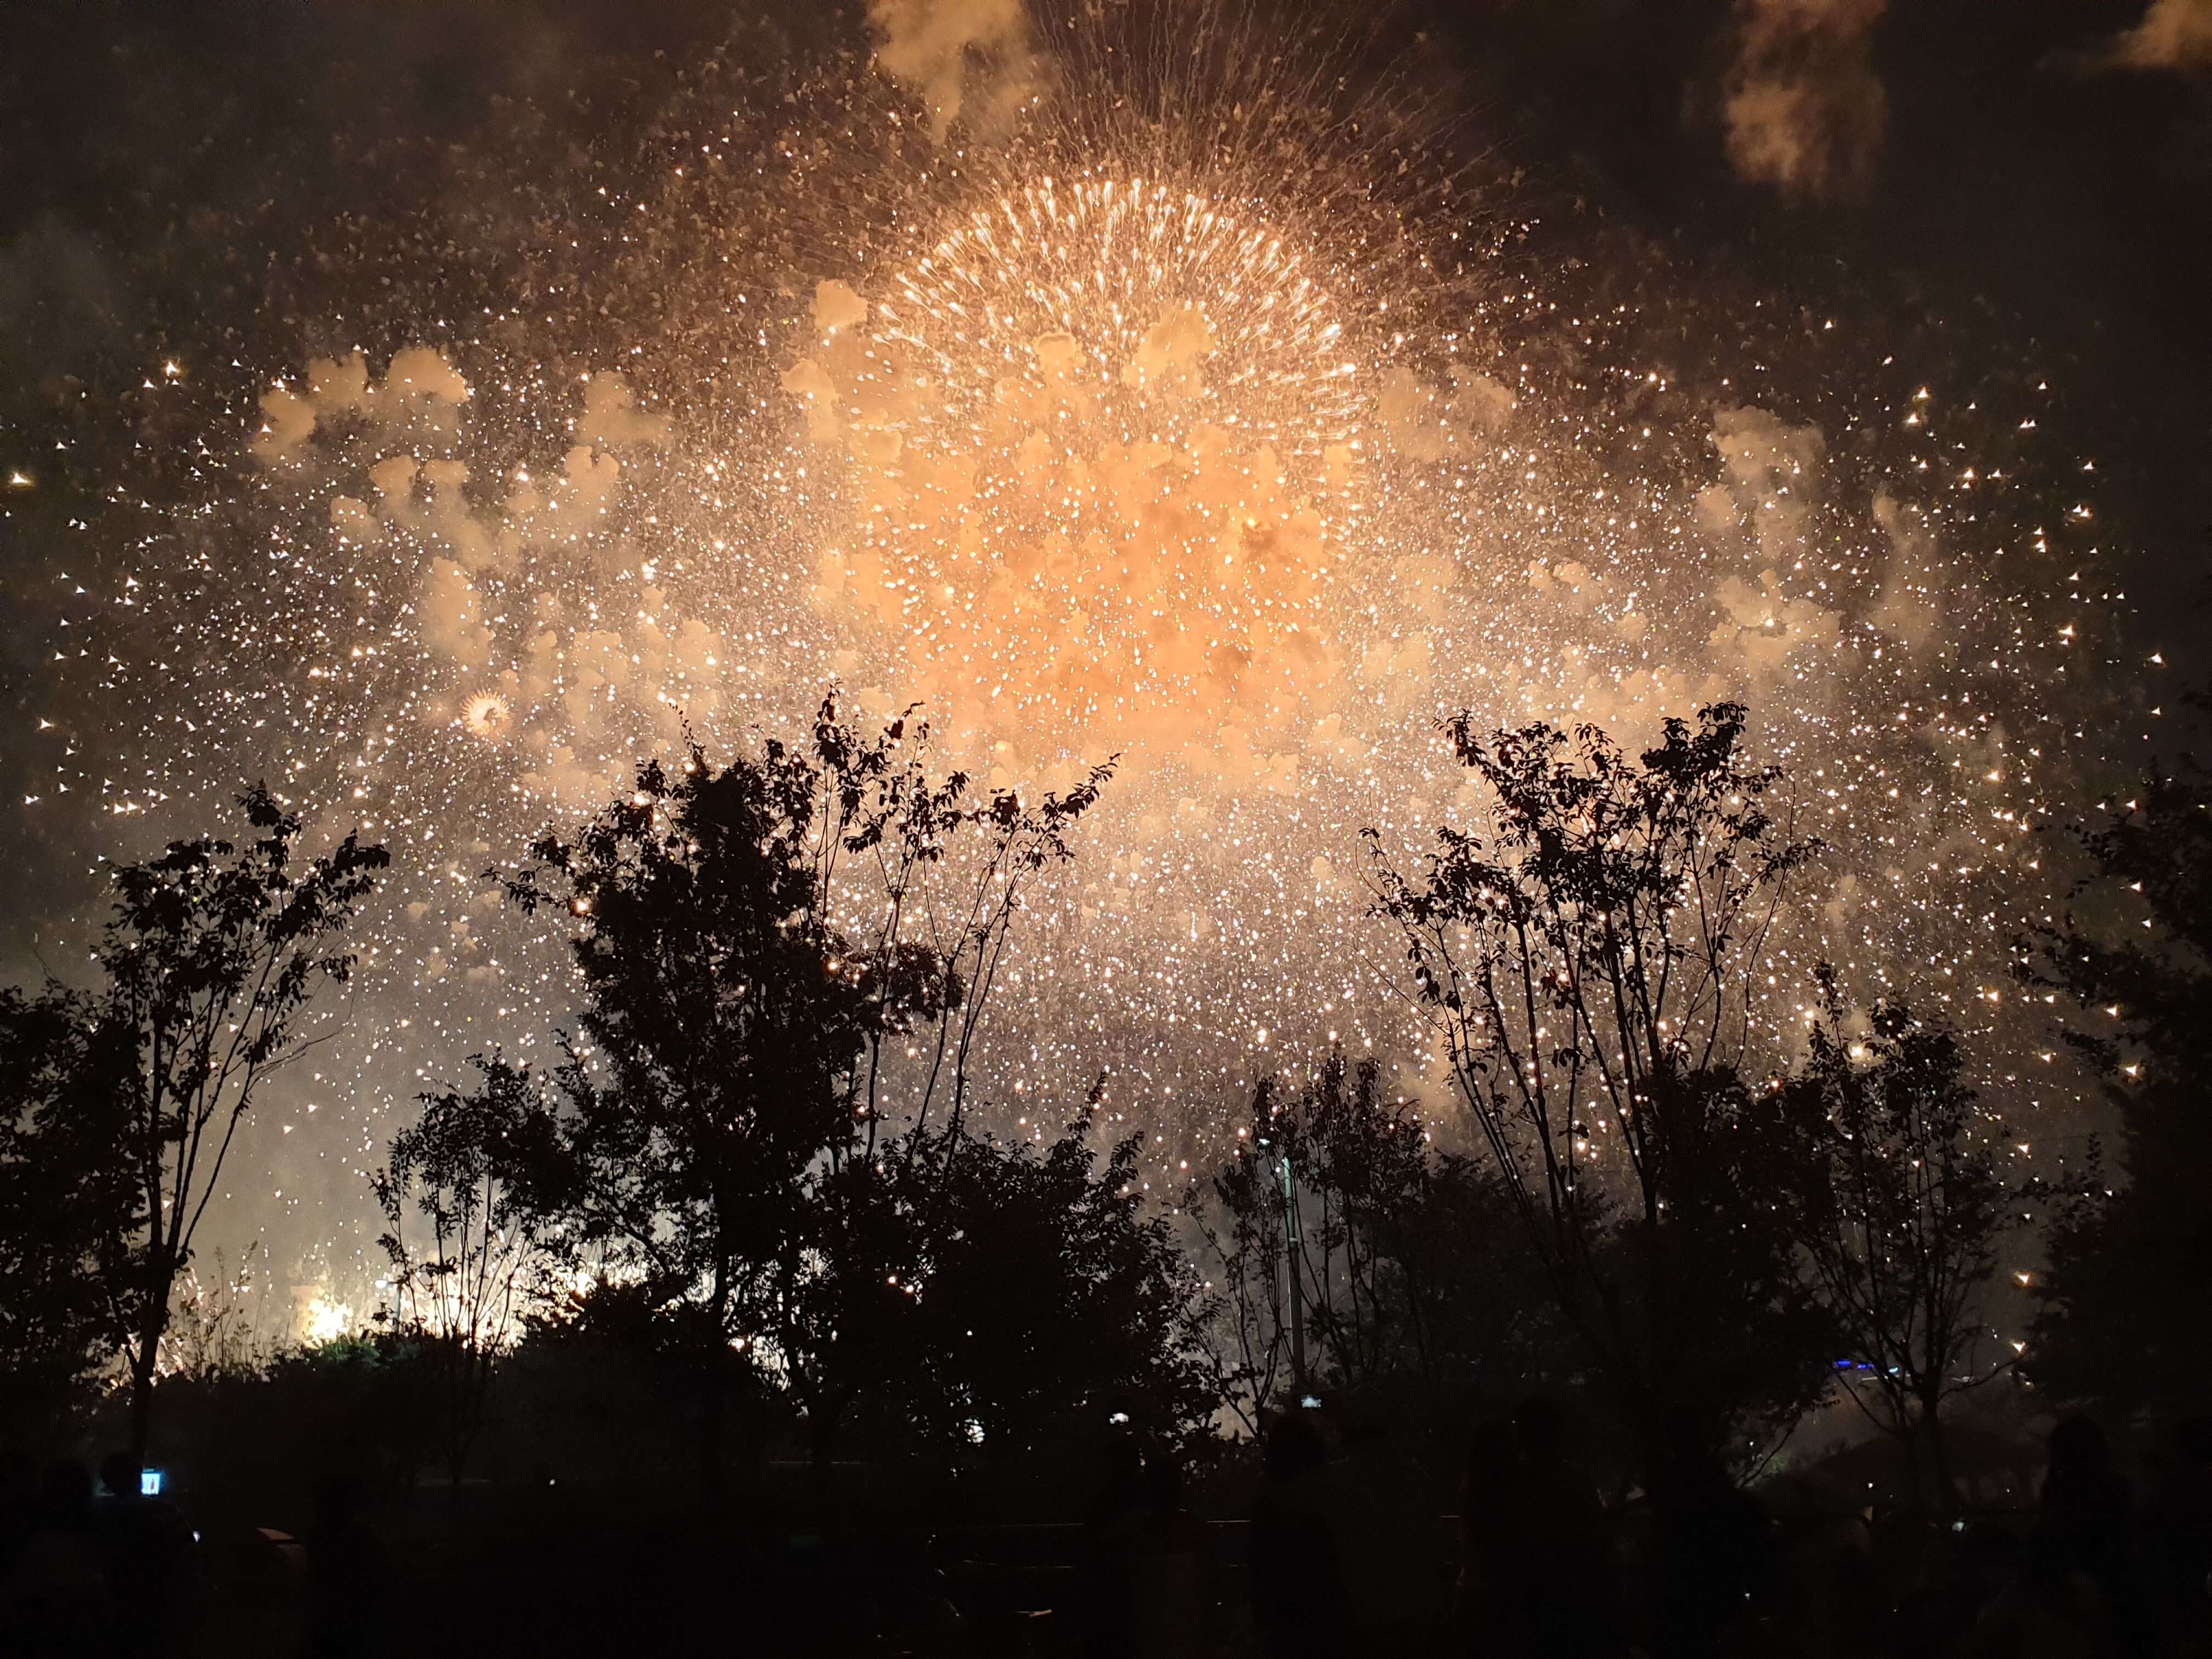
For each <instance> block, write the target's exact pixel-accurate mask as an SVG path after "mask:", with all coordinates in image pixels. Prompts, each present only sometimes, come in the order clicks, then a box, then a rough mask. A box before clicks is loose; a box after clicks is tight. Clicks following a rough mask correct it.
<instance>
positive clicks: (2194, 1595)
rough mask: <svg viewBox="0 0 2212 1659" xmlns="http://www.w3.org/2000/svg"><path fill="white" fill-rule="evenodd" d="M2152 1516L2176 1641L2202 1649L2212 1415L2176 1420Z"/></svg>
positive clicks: (2210, 1552) (2207, 1641)
mask: <svg viewBox="0 0 2212 1659" xmlns="http://www.w3.org/2000/svg"><path fill="white" fill-rule="evenodd" d="M2148 1521H2149V1523H2150V1524H2149V1531H2150V1544H2151V1550H2150V1553H2151V1555H2152V1558H2153V1561H2154V1565H2155V1567H2156V1569H2157V1572H2158V1576H2159V1578H2160V1581H2161V1582H2160V1591H2159V1595H2160V1601H2161V1602H2162V1603H2163V1604H2164V1607H2165V1611H2166V1616H2167V1618H2168V1620H2170V1623H2171V1626H2172V1631H2171V1634H2172V1638H2173V1639H2174V1643H2175V1644H2176V1645H2177V1646H2179V1648H2180V1649H2181V1650H2182V1651H2184V1652H2189V1653H2200V1652H2203V1651H2205V1650H2208V1648H2212V1597H2208V1595H2207V1591H2208V1589H2212V1584H2208V1580H2212V1417H2197V1418H2191V1419H2189V1420H2188V1421H2187V1422H2185V1423H2181V1424H2178V1425H2175V1427H2174V1430H2173V1437H2172V1458H2171V1461H2170V1462H2168V1464H2167V1467H2166V1474H2165V1476H2164V1478H2163V1479H2162V1480H2160V1482H2159V1484H2158V1489H2157V1491H2156V1492H2154V1493H2153V1494H2152V1496H2151V1500H2150V1512H2149V1516H2148Z"/></svg>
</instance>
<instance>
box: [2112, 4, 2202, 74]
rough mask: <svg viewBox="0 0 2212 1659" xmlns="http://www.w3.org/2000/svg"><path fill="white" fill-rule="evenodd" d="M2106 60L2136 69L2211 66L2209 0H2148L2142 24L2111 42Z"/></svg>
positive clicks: (2186, 68)
mask: <svg viewBox="0 0 2212 1659" xmlns="http://www.w3.org/2000/svg"><path fill="white" fill-rule="evenodd" d="M2106 62H2108V63H2110V64H2114V65H2116V66H2118V67H2121V68H2125V69H2138V70H2191V69H2204V68H2208V67H2212V0H2151V6H2150V9H2149V10H2148V12H2146V13H2144V14H2143V20H2142V22H2140V23H2138V24H2136V26H2135V27H2133V28H2131V29H2130V30H2128V31H2127V32H2126V33H2124V34H2122V35H2120V36H2119V37H2118V39H2117V40H2114V41H2113V42H2112V47H2111V49H2110V51H2109V52H2107V53H2106Z"/></svg>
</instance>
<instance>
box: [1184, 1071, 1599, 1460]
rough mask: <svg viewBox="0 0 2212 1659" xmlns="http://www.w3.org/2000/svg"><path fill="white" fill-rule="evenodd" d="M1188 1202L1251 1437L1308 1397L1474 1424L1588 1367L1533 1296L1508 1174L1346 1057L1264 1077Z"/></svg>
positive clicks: (1239, 1412)
mask: <svg viewBox="0 0 2212 1659" xmlns="http://www.w3.org/2000/svg"><path fill="white" fill-rule="evenodd" d="M1186 1202H1187V1206H1188V1209H1189V1211H1190V1212H1191V1214H1192V1217H1193V1223H1194V1227H1195V1229H1196V1231H1197V1233H1198V1236H1199V1239H1200V1246H1201V1254H1202V1259H1204V1260H1205V1261H1206V1262H1207V1268H1208V1271H1209V1272H1210V1273H1214V1274H1217V1275H1218V1281H1219V1288H1218V1291H1217V1292H1216V1294H1215V1295H1214V1297H1212V1302H1211V1314H1212V1318H1211V1320H1210V1322H1209V1326H1208V1330H1207V1334H1208V1338H1209V1340H1208V1343H1207V1352H1208V1355H1209V1357H1210V1358H1211V1360H1212V1368H1213V1373H1214V1379H1215V1387H1216V1389H1217V1390H1218V1393H1219V1395H1220V1396H1221V1398H1222V1400H1223V1401H1224V1403H1225V1405H1226V1406H1227V1407H1228V1408H1229V1409H1230V1411H1231V1413H1232V1414H1233V1415H1234V1416H1235V1417H1236V1418H1237V1420H1238V1421H1239V1422H1240V1423H1241V1424H1242V1425H1243V1427H1244V1428H1245V1429H1246V1431H1250V1432H1256V1431H1257V1430H1258V1428H1259V1426H1260V1425H1261V1422H1262V1421H1263V1419H1265V1417H1266V1415H1267V1413H1268V1412H1269V1411H1270V1410H1271V1409H1273V1407H1275V1406H1277V1405H1278V1404H1279V1403H1280V1402H1281V1401H1283V1400H1284V1399H1285V1398H1287V1397H1289V1396H1290V1395H1291V1394H1292V1393H1293V1392H1295V1391H1298V1390H1302V1389H1306V1388H1310V1387H1314V1388H1328V1389H1333V1390H1339V1391H1343V1392H1347V1393H1352V1394H1370V1393H1376V1392H1387V1393H1389V1394H1391V1395H1411V1396H1413V1398H1414V1399H1415V1401H1417V1402H1418V1404H1419V1405H1420V1406H1421V1407H1425V1408H1426V1409H1427V1410H1428V1411H1430V1412H1431V1413H1460V1412H1463V1411H1464V1410H1465V1409H1467V1408H1468V1407H1470V1406H1472V1405H1475V1404H1481V1405H1486V1406H1487V1407H1488V1408H1490V1409H1493V1410H1494V1409H1498V1408H1501V1407H1503V1406H1504V1405H1505V1404H1506V1403H1508V1402H1510V1401H1512V1400H1513V1399H1515V1398H1516V1397H1517V1396H1519V1395H1523V1394H1526V1393H1528V1392H1531V1391H1533V1390H1535V1389H1540V1388H1545V1387H1551V1388H1556V1387H1558V1386H1559V1385H1560V1384H1562V1383H1564V1382H1565V1380H1566V1377H1567V1375H1568V1373H1569V1372H1570V1371H1571V1370H1572V1369H1573V1364H1572V1361H1571V1359H1570V1358H1568V1356H1566V1355H1565V1352H1563V1350H1562V1348H1561V1346H1560V1344H1559V1340H1558V1338H1559V1334H1560V1333H1559V1330H1558V1328H1557V1322H1556V1320H1555V1319H1553V1317H1552V1316H1550V1312H1549V1310H1548V1308H1547V1307H1546V1306H1545V1305H1544V1304H1543V1303H1542V1300H1541V1297H1534V1298H1532V1297H1530V1296H1529V1294H1528V1289H1529V1285H1528V1269H1529V1267H1530V1266H1531V1263H1530V1262H1529V1261H1528V1256H1527V1251H1526V1248H1525V1245H1524V1243H1523V1242H1522V1237H1521V1236H1520V1231H1519V1226H1518V1223H1517V1220H1516V1217H1515V1215H1514V1213H1513V1210H1512V1206H1511V1205H1510V1202H1509V1201H1508V1200H1507V1199H1506V1197H1505V1195H1504V1192H1503V1190H1502V1189H1501V1188H1500V1187H1499V1185H1498V1182H1497V1180H1496V1178H1495V1176H1493V1175H1492V1174H1491V1172H1490V1171H1489V1170H1487V1169H1486V1167H1485V1166H1483V1165H1482V1164H1478V1163H1477V1162H1476V1161H1475V1160H1474V1159H1472V1158H1467V1157H1465V1156H1464V1155H1462V1154H1459V1153H1453V1152H1443V1151H1441V1150H1439V1149H1438V1148H1437V1146H1436V1145H1435V1144H1434V1142H1433V1140H1432V1139H1431V1133H1430V1131H1429V1129H1428V1127H1427V1126H1426V1125H1425V1123H1424V1122H1423V1121H1422V1120H1421V1118H1420V1117H1419V1115H1418V1114H1417V1113H1416V1112H1415V1111H1414V1110H1413V1108H1412V1107H1411V1105H1410V1103H1407V1102H1406V1101H1405V1100H1403V1099H1395V1100H1393V1099H1388V1098H1386V1097H1385V1096H1384V1093H1383V1083H1382V1073H1381V1069H1380V1067H1379V1066H1376V1064H1375V1062H1374V1061H1372V1060H1362V1061H1361V1062H1359V1063H1358V1064H1357V1065H1353V1064H1352V1063H1351V1062H1349V1061H1348V1060H1346V1057H1345V1055H1344V1054H1343V1052H1342V1050H1341V1049H1336V1050H1332V1051H1331V1053H1330V1054H1328V1055H1327V1056H1325V1057H1324V1058H1323V1059H1322V1060H1321V1062H1320V1063H1319V1064H1318V1065H1316V1066H1315V1067H1314V1068H1313V1070H1312V1072H1311V1073H1310V1075H1309V1076H1308V1077H1306V1078H1305V1079H1304V1080H1302V1081H1299V1080H1295V1079H1291V1078H1288V1077H1285V1076H1280V1075H1278V1076H1273V1077H1269V1078H1265V1079H1261V1083H1260V1085H1259V1086H1258V1088H1257V1089H1256V1091H1255V1095H1254V1098H1253V1101H1252V1104H1251V1109H1250V1113H1249V1117H1248V1119H1247V1121H1245V1122H1244V1123H1243V1124H1242V1125H1241V1126H1239V1127H1238V1129H1237V1138H1236V1142H1235V1144H1234V1146H1232V1148H1231V1154H1230V1156H1229V1157H1228V1158H1225V1160H1223V1161H1222V1163H1221V1164H1219V1165H1218V1167H1216V1168H1215V1169H1214V1170H1212V1171H1210V1172H1208V1173H1207V1174H1206V1175H1205V1176H1202V1177H1201V1178H1200V1180H1199V1181H1197V1182H1194V1183H1193V1186H1192V1188H1191V1191H1190V1194H1188V1199H1187V1200H1186ZM1293 1296H1295V1297H1296V1303H1295V1308H1294V1304H1293V1300H1292V1298H1293ZM1294 1326H1295V1327H1296V1329H1295V1330H1294ZM1301 1341H1302V1342H1303V1344H1304V1348H1305V1350H1306V1355H1305V1362H1304V1374H1303V1375H1301V1374H1300V1370H1299V1365H1298V1363H1297V1354H1296V1352H1294V1349H1295V1346H1296V1345H1297V1344H1298V1343H1299V1342H1301Z"/></svg>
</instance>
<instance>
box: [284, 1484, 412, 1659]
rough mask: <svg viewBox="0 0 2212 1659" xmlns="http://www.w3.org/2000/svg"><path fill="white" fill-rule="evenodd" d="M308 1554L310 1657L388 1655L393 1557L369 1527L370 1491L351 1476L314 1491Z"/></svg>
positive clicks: (344, 1658)
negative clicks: (388, 1601)
mask: <svg viewBox="0 0 2212 1659" xmlns="http://www.w3.org/2000/svg"><path fill="white" fill-rule="evenodd" d="M314 1503H315V1510H314V1521H313V1526H312V1527H311V1528H310V1529H309V1531H308V1533H307V1537H306V1539H305V1540H304V1542H305V1544H306V1546H307V1652H308V1653H309V1654H310V1655H312V1656H313V1659H368V1656H370V1655H372V1654H381V1653H385V1652H388V1651H389V1650H390V1649H391V1646H392V1638H393V1635H394V1632H393V1631H392V1625H391V1612H392V1609H391V1608H390V1607H389V1606H388V1605H387V1600H388V1597H389V1595H390V1593H391V1591H390V1586H391V1582H392V1565H391V1556H390V1553H389V1552H388V1551H387V1550H386V1548H385V1545H384V1541H383V1540H382V1539H381V1538H380V1537H379V1536H378V1535H377V1533H376V1530H375V1528H373V1527H372V1526H370V1525H369V1522H368V1487H367V1486H366V1485H365V1484H364V1483H363V1482H362V1479H361V1477H360V1476H358V1475H356V1474H353V1473H352V1472H351V1471H349V1470H343V1469H341V1470H337V1471H334V1472H332V1473H331V1474H325V1476H324V1477H323V1479H322V1480H320V1481H319V1482H318V1483H317V1486H316V1488H315V1500H314Z"/></svg>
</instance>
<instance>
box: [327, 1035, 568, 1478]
mask: <svg viewBox="0 0 2212 1659" xmlns="http://www.w3.org/2000/svg"><path fill="white" fill-rule="evenodd" d="M476 1063H477V1072H478V1075H479V1078H480V1079H481V1086H480V1087H479V1088H478V1089H477V1090H476V1091H473V1092H463V1091H459V1090H454V1089H449V1090H447V1091H443V1092H441V1093H439V1094H434V1095H429V1096H426V1097H424V1101H423V1110H422V1116H421V1117H420V1118H419V1119H418V1120H416V1122H415V1123H414V1124H412V1125H410V1127H407V1128H405V1129H403V1130H401V1131H400V1133H398V1135H397V1136H395V1137H394V1138H393V1139H392V1147H391V1152H390V1155H389V1157H388V1158H387V1159H386V1164H385V1167H384V1168H382V1169H380V1170H377V1171H376V1172H375V1174H374V1176H371V1177H370V1182H371V1185H372V1186H373V1188H374V1190H375V1194H376V1202H377V1207H378V1209H379V1210H380V1211H381V1212H383V1216H384V1222H385V1231H384V1233H383V1234H382V1235H381V1237H379V1239H378V1240H377V1243H379V1245H380V1246H381V1247H382V1249H383V1250H384V1252H385V1255H386V1258H387V1260H388V1261H390V1262H391V1265H392V1303H391V1307H390V1310H389V1313H388V1316H387V1317H388V1322H389V1324H390V1326H391V1328H392V1331H393V1333H394V1334H397V1335H398V1336H400V1337H401V1338H403V1339H404V1340H407V1341H408V1342H410V1343H412V1344H413V1345H414V1346H415V1347H416V1350H417V1352H418V1354H419V1356H420V1359H421V1362H422V1364H424V1365H425V1367H426V1368H427V1369H428V1370H429V1371H430V1372H431V1373H432V1375H433V1376H435V1381H436V1385H437V1391H438V1403H439V1409H440V1416H441V1422H440V1428H441V1441H442V1443H441V1447H440V1450H441V1453H442V1455H443V1456H444V1460H445V1464H446V1470H447V1476H448V1478H449V1479H450V1480H452V1482H453V1485H455V1486H459V1485H460V1483H461V1476H462V1474H463V1472H464V1471H465V1468H466V1467H467V1463H468V1457H469V1451H470V1449H471V1447H472V1446H473V1445H474V1444H475V1443H476V1439H477V1435H478V1433H479V1432H480V1431H482V1429H483V1420H484V1413H485V1409H486V1407H487V1404H488V1402H489V1397H490V1394H491V1388H492V1383H493V1380H494V1377H495V1374H496V1371H497V1368H498V1363H499V1357H500V1354H501V1352H502V1351H503V1350H504V1349H505V1348H506V1347H507V1346H508V1345H509V1343H510V1342H511V1341H512V1340H513V1338H514V1336H515V1335H516V1334H517V1332H518V1328H519V1325H520V1317H521V1314H522V1310H523V1306H524V1304H525V1300H526V1297H527V1295H528V1293H529V1292H530V1291H532V1289H533V1288H534V1287H533V1286H532V1284H531V1283H530V1282H529V1278H528V1276H529V1275H532V1274H533V1273H537V1272H538V1271H540V1270H541V1269H542V1266H543V1263H542V1261H541V1260H540V1257H539V1255H538V1237H537V1234H538V1225H539V1224H538V1215H537V1213H536V1212H535V1211H534V1210H533V1208H532V1206H530V1205H528V1204H526V1202H524V1201H523V1199H522V1196H521V1194H519V1193H518V1192H517V1191H516V1190H515V1188H514V1187H513V1183H512V1181H511V1178H510V1176H509V1173H508V1172H509V1171H510V1170H514V1169H516V1168H526V1169H527V1168H540V1167H543V1166H544V1164H545V1162H546V1161H547V1159H548V1158H550V1155H551V1152H552V1148H551V1146H550V1135H549V1130H550V1126H549V1125H548V1123H547V1121H546V1120H545V1119H544V1115H542V1114H541V1113H540V1112H539V1111H538V1109H537V1108H538V1098H537V1095H536V1091H535V1089H534V1087H533V1085H532V1079H530V1076H529V1074H528V1073H526V1072H523V1071H520V1070H518V1069H517V1068H515V1067H513V1066H507V1065H503V1064H501V1062H500V1061H499V1060H496V1059H491V1060H482V1059H480V1060H477V1062H476ZM533 1139H535V1143H536V1144H532V1143H533ZM410 1220H411V1221H414V1222H419V1223H421V1224H427V1232H428V1238H427V1240H426V1241H425V1242H424V1243H421V1244H417V1243H412V1242H410Z"/></svg>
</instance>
